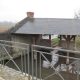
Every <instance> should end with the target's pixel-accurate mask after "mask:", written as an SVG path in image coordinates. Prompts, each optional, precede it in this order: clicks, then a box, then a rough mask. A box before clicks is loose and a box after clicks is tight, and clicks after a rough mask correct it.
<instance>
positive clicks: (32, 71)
mask: <svg viewBox="0 0 80 80" xmlns="http://www.w3.org/2000/svg"><path fill="white" fill-rule="evenodd" d="M31 55H32V80H33V79H34V78H33V77H34V75H33V72H34V71H33V69H34V64H33V63H34V59H33V46H31Z"/></svg>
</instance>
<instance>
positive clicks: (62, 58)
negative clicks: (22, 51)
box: [31, 45, 80, 80]
mask: <svg viewBox="0 0 80 80" xmlns="http://www.w3.org/2000/svg"><path fill="white" fill-rule="evenodd" d="M34 47H35V48H37V49H38V50H34V49H35V48H34ZM39 49H41V50H39ZM47 50H49V51H47ZM54 50H57V51H58V52H57V53H56V54H55V53H52V51H54ZM31 51H32V80H34V76H35V80H37V79H38V78H39V79H40V80H80V58H77V57H75V56H73V55H74V54H75V55H79V54H80V52H79V51H73V50H65V49H59V48H52V47H45V46H39V45H32V47H31ZM60 52H61V53H62V52H63V53H64V54H61V53H60ZM66 52H69V53H70V54H72V56H66V55H65V54H66ZM34 54H35V55H36V59H34ZM52 56H57V57H58V60H57V61H56V63H55V57H53V59H52ZM67 58H68V59H69V64H66V59H67ZM51 59H52V60H51ZM44 62H45V63H44ZM52 62H53V64H54V63H55V64H54V65H53V64H52ZM44 65H45V66H44ZM63 65H64V66H63ZM51 72H52V73H51Z"/></svg>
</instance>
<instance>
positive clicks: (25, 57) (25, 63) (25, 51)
mask: <svg viewBox="0 0 80 80" xmlns="http://www.w3.org/2000/svg"><path fill="white" fill-rule="evenodd" d="M24 69H25V76H26V51H25V50H24Z"/></svg>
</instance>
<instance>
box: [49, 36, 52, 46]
mask: <svg viewBox="0 0 80 80" xmlns="http://www.w3.org/2000/svg"><path fill="white" fill-rule="evenodd" d="M49 40H50V47H51V46H52V40H51V35H49Z"/></svg>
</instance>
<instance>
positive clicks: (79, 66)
mask: <svg viewBox="0 0 80 80" xmlns="http://www.w3.org/2000/svg"><path fill="white" fill-rule="evenodd" d="M77 66H78V70H77V80H79V69H80V60H77Z"/></svg>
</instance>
